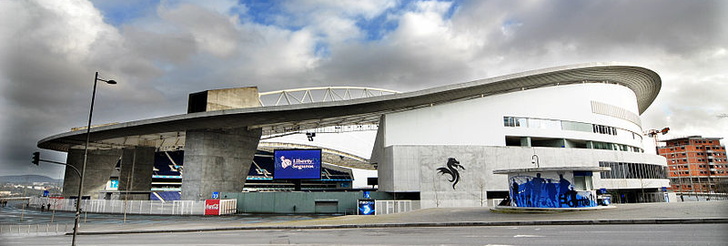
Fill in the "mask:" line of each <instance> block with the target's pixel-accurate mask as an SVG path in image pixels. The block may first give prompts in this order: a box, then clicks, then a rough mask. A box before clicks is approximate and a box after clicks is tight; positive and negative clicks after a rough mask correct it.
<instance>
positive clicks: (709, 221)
mask: <svg viewBox="0 0 728 246" xmlns="http://www.w3.org/2000/svg"><path fill="white" fill-rule="evenodd" d="M719 223H728V218H703V219H624V220H620V219H617V220H609V219H607V220H540V221H539V220H537V221H473V222H419V223H379V224H343V225H309V226H248V227H221V228H199V229H169V230H135V231H96V232H94V231H89V232H82V231H81V232H78V235H110V234H140V233H172V232H208V231H250V230H321V229H352V228H393V227H458V226H461V227H465V226H538V225H625V224H719ZM72 234H73V233H70V232H69V233H66V235H72Z"/></svg>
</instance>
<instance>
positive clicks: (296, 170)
mask: <svg viewBox="0 0 728 246" xmlns="http://www.w3.org/2000/svg"><path fill="white" fill-rule="evenodd" d="M273 156H274V159H275V169H274V172H273V178H274V179H320V178H321V150H320V149H295V150H275V151H274V153H273Z"/></svg>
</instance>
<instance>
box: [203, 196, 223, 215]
mask: <svg viewBox="0 0 728 246" xmlns="http://www.w3.org/2000/svg"><path fill="white" fill-rule="evenodd" d="M205 215H220V199H207V200H205Z"/></svg>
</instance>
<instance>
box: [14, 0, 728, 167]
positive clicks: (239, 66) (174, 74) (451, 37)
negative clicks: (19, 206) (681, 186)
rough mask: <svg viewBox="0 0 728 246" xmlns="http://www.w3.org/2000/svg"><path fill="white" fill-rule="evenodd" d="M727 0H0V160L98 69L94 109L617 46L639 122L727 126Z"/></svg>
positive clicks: (597, 53) (399, 86) (442, 72)
mask: <svg viewBox="0 0 728 246" xmlns="http://www.w3.org/2000/svg"><path fill="white" fill-rule="evenodd" d="M726 10H728V6H727V5H726V3H724V1H653V0H648V1H636V2H635V1H625V0H617V1H578V2H575V1H565V0H559V1H500V0H493V1H415V0H413V1H396V0H381V1H319V0H304V1H273V2H265V1H262V2H261V1H232V0H215V1H205V2H204V3H200V2H198V1H186V0H166V1H151V2H150V1H133V2H129V1H93V2H89V1H86V0H69V1H32V0H29V1H20V0H11V1H0V23H3V28H0V54H1V55H0V94H2V97H1V98H0V113H2V115H3V117H2V118H0V131H1V133H2V134H3V136H5V137H4V138H3V140H2V141H0V150H1V151H2V154H1V155H0V165H3V168H2V169H3V170H20V171H17V172H24V171H26V169H27V165H28V159H29V154H30V153H31V152H33V151H35V150H36V149H35V147H34V146H35V143H36V142H37V141H38V140H39V139H41V138H44V137H47V136H49V135H52V134H56V133H60V132H64V131H67V129H68V128H70V127H74V126H79V125H84V124H85V120H86V118H85V117H87V114H88V112H87V108H88V103H89V99H90V92H91V91H90V90H91V88H90V86H91V85H90V84H91V83H92V82H93V81H92V79H93V75H94V72H96V71H99V72H100V73H101V75H102V76H103V77H105V78H113V79H115V80H118V81H119V82H120V83H119V84H118V85H116V86H113V87H112V86H102V87H100V88H99V94H98V99H99V100H98V101H97V104H96V107H97V108H96V109H97V111H96V112H95V113H94V117H95V118H94V123H105V122H114V121H131V120H136V119H142V118H149V117H157V116H164V115H172V114H181V113H184V112H185V108H186V99H187V94H189V93H191V92H196V91H202V90H207V89H213V88H228V87H237V86H258V87H259V88H260V90H261V91H270V90H279V89H286V88H296V87H306V86H327V85H352V86H370V87H381V88H386V89H395V90H401V91H410V90H416V89H424V88H429V87H433V86H439V85H446V84H452V83H458V82H465V81H470V80H475V79H481V78H487V77H493V76H498V75H504V74H509V73H514V72H521V71H526V70H533V69H539V68H546V67H552V66H559V65H567V64H576V63H587V62H605V61H620V62H626V63H631V64H634V65H638V66H644V67H647V68H650V69H653V70H655V71H656V72H657V73H658V74H660V75H661V77H662V79H663V88H662V92H661V94H660V96H659V97H658V98H657V100H656V101H655V103H654V104H653V106H652V107H650V108H649V109H648V110H647V112H646V113H645V114H644V115H643V122H644V126H645V127H646V128H661V127H663V126H670V127H671V128H672V132H671V133H670V134H671V136H683V135H698V134H702V135H705V136H711V137H728V118H718V117H717V115H720V114H726V113H728V109H727V108H726V107H728V106H726V105H728V97H725V96H724V91H725V90H726V89H727V88H728V84H727V83H728V72H726V70H725V67H728V28H727V27H726V23H728V14H727V13H726ZM10 23H12V24H10ZM138 108H144V109H145V110H143V111H140V110H138ZM666 137H669V136H666ZM44 153H45V152H44ZM6 166H7V167H9V168H5V167H6ZM52 172H53V171H51V173H52Z"/></svg>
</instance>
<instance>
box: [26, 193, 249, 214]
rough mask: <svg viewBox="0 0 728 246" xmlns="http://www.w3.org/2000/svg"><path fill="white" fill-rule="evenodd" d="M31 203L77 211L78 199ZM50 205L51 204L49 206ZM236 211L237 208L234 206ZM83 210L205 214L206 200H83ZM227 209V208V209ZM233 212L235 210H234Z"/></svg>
mask: <svg viewBox="0 0 728 246" xmlns="http://www.w3.org/2000/svg"><path fill="white" fill-rule="evenodd" d="M30 205H31V206H34V207H37V208H40V207H41V206H43V207H49V208H50V209H51V210H58V211H76V199H56V198H48V197H33V198H31V199H30ZM48 205H50V206H48ZM233 209H234V210H235V211H237V210H236V208H233ZM228 210H229V209H228ZM81 211H83V212H89V213H110V214H158V215H203V214H204V212H205V202H204V201H182V200H176V201H167V202H163V201H147V200H82V201H81ZM226 211H227V210H226ZM232 213H233V214H234V213H235V212H232Z"/></svg>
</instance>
